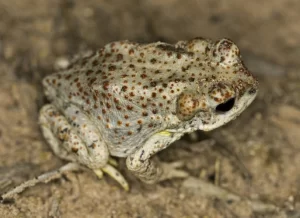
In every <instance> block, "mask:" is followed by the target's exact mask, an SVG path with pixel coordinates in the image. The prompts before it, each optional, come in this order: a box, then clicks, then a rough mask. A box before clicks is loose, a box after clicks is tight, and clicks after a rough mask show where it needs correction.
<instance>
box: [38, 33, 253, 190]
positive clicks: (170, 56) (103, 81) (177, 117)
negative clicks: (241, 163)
mask: <svg viewBox="0 0 300 218" xmlns="http://www.w3.org/2000/svg"><path fill="white" fill-rule="evenodd" d="M43 85H44V88H45V93H46V96H47V97H48V99H49V100H50V102H51V104H48V105H45V106H44V107H43V108H42V109H41V112H40V123H41V127H42V130H43V134H44V136H45V138H46V139H47V141H48V143H49V144H50V146H51V148H52V149H53V151H54V153H55V154H56V155H58V156H59V157H61V158H62V159H66V160H69V161H72V162H77V163H80V164H82V165H84V166H87V167H88V168H91V169H93V170H94V171H95V172H96V173H97V174H98V175H99V174H101V169H102V170H103V171H104V172H107V173H108V174H110V175H111V176H113V177H114V178H115V179H117V180H118V181H119V182H120V183H121V184H122V186H123V187H124V188H125V189H127V188H128V185H127V183H126V181H125V180H123V177H121V175H119V174H118V172H117V171H116V170H115V169H114V168H112V167H111V166H110V164H109V157H110V156H116V157H126V165H127V168H128V169H129V170H130V171H132V172H133V173H134V174H135V175H136V176H137V177H139V178H140V179H141V180H142V181H144V182H146V183H154V182H157V181H160V180H163V179H167V178H171V177H172V176H178V177H181V176H185V174H184V173H182V171H178V170H177V169H176V164H175V165H173V166H172V167H173V168H172V167H170V165H165V164H164V165H163V169H162V168H160V167H159V166H157V165H156V164H155V163H154V162H153V160H152V159H151V157H153V155H154V154H156V153H157V152H159V151H161V150H162V149H165V148H166V147H168V146H169V145H170V144H171V143H172V142H174V141H176V140H178V139H179V138H180V137H181V136H182V135H183V134H185V133H189V132H193V131H195V130H198V129H199V130H204V131H209V130H212V129H215V128H217V127H219V126H222V125H224V124H226V123H228V122H229V121H231V120H233V119H235V118H236V117H237V116H238V115H239V114H240V113H241V112H242V111H243V110H244V109H246V108H247V106H248V105H249V104H250V103H251V102H252V101H253V100H254V98H255V96H256V94H257V91H258V82H257V80H256V79H255V78H254V77H253V75H252V74H251V73H249V71H248V70H247V69H246V68H245V66H244V65H243V63H242V61H241V58H240V53H239V49H238V47H237V46H236V45H235V44H234V43H233V42H231V41H230V40H228V39H222V40H219V41H217V42H215V43H214V42H212V41H210V40H206V39H202V38H197V39H193V40H190V41H179V42H178V43H176V44H175V45H170V44H166V43H162V42H157V43H151V44H137V43H131V42H128V41H121V42H113V43H110V44H108V45H106V46H105V47H104V48H103V49H100V50H99V51H97V52H95V53H94V54H92V55H90V56H89V57H86V58H83V59H79V60H77V61H75V62H74V63H72V64H71V65H70V66H69V67H68V69H65V70H63V71H61V72H58V73H56V74H52V75H50V76H47V77H46V78H45V79H44V80H43Z"/></svg>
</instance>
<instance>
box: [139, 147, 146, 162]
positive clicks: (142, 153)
mask: <svg viewBox="0 0 300 218" xmlns="http://www.w3.org/2000/svg"><path fill="white" fill-rule="evenodd" d="M144 153H145V151H144V150H142V152H141V155H140V161H141V159H142V157H143V155H144Z"/></svg>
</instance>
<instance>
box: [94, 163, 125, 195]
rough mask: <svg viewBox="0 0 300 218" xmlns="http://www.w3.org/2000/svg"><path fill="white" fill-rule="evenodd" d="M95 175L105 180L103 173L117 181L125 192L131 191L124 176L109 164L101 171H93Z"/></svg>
mask: <svg viewBox="0 0 300 218" xmlns="http://www.w3.org/2000/svg"><path fill="white" fill-rule="evenodd" d="M93 171H94V172H95V174H96V175H97V177H98V178H100V179H102V178H103V173H106V174H108V175H109V176H110V177H112V178H113V179H114V180H116V181H117V182H118V183H119V184H120V185H121V186H122V187H123V189H124V190H125V191H129V185H128V182H127V181H126V180H125V178H124V177H123V175H122V174H121V173H120V172H119V171H118V170H117V169H116V168H114V167H113V166H112V165H109V164H107V165H106V166H104V167H102V168H101V169H93Z"/></svg>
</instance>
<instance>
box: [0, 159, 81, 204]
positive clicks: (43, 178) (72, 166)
mask: <svg viewBox="0 0 300 218" xmlns="http://www.w3.org/2000/svg"><path fill="white" fill-rule="evenodd" d="M82 169H83V168H82V166H80V165H79V164H77V163H68V164H66V165H64V166H62V167H61V168H59V169H58V170H54V171H51V172H47V173H44V174H42V175H40V176H38V177H35V178H34V179H30V180H28V181H26V182H24V183H22V184H20V185H18V186H16V187H15V188H13V189H11V190H9V191H8V192H6V193H4V194H3V195H1V196H0V203H1V202H2V201H4V200H5V199H9V198H13V197H14V196H15V195H17V194H19V193H21V192H23V191H24V190H25V189H26V188H29V187H31V186H35V185H36V184H38V183H48V182H50V181H52V180H54V179H57V178H60V177H61V176H62V174H64V173H67V172H74V171H79V170H82Z"/></svg>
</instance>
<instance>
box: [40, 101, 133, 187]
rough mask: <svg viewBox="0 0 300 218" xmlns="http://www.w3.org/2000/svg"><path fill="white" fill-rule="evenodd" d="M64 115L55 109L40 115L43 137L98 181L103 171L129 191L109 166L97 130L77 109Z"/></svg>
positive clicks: (74, 108) (71, 107)
mask: <svg viewBox="0 0 300 218" xmlns="http://www.w3.org/2000/svg"><path fill="white" fill-rule="evenodd" d="M64 113H65V116H63V115H62V114H61V113H60V112H59V111H58V110H57V109H56V107H55V106H54V105H45V106H44V107H43V108H42V109H41V112H40V124H41V127H42V131H43V134H44V136H45V138H46V139H47V141H48V143H49V144H50V146H51V148H52V149H53V151H54V152H55V154H57V155H58V156H59V157H61V158H63V159H67V160H71V161H73V162H78V163H80V164H82V165H85V166H87V167H88V168H90V169H92V170H93V171H94V172H95V173H96V174H97V176H98V177H99V178H101V173H100V171H103V172H106V173H107V174H109V175H110V176H112V177H113V178H114V179H116V180H117V182H119V183H120V184H121V185H122V187H124V188H125V189H126V187H127V186H128V185H127V186H126V185H125V184H127V182H126V181H125V179H124V178H123V177H122V175H121V174H120V173H119V172H118V171H117V170H116V169H114V168H113V167H112V166H111V165H110V164H109V152H108V149H107V146H106V144H105V142H104V141H103V140H102V138H101V135H100V132H99V130H98V128H97V127H96V126H95V125H94V124H93V123H92V122H91V121H90V119H89V117H87V116H86V115H85V114H84V113H83V112H82V111H81V110H80V109H79V108H77V107H76V106H73V105H71V106H68V107H67V108H65V110H64Z"/></svg>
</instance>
